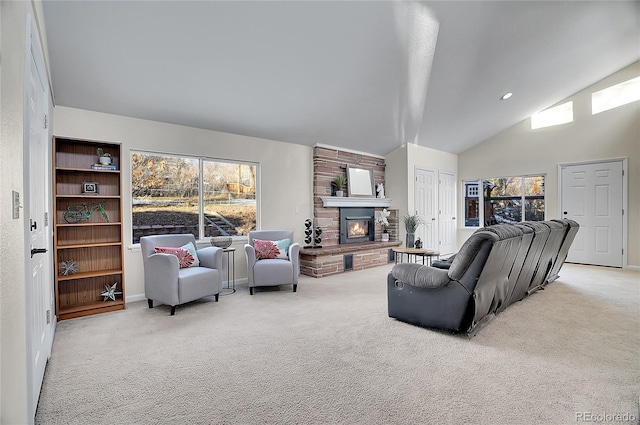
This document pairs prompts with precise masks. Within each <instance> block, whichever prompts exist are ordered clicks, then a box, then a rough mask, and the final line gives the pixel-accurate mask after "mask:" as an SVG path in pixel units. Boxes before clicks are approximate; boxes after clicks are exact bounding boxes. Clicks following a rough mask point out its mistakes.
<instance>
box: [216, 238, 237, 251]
mask: <svg viewBox="0 0 640 425" xmlns="http://www.w3.org/2000/svg"><path fill="white" fill-rule="evenodd" d="M232 242H233V239H231V237H229V236H214V237H212V238H211V246H217V247H218V248H222V249H225V248H229V247H230V246H231V243H232Z"/></svg>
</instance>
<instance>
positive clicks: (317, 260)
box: [300, 146, 401, 277]
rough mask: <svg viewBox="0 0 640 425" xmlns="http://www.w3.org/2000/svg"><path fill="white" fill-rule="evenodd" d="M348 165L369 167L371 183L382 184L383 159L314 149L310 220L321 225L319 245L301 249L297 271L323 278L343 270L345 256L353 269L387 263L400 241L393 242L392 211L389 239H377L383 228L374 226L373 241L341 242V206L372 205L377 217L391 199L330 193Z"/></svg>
mask: <svg viewBox="0 0 640 425" xmlns="http://www.w3.org/2000/svg"><path fill="white" fill-rule="evenodd" d="M347 164H350V165H357V166H358V167H362V168H369V169H372V170H373V180H374V185H377V184H378V183H384V172H385V160H384V158H379V157H374V156H368V155H363V154H357V153H352V152H346V151H341V150H337V149H331V148H327V147H319V146H316V147H315V148H314V152H313V202H314V205H313V212H314V218H313V221H314V227H315V226H320V227H321V228H322V231H323V232H322V248H315V249H313V248H306V249H301V250H300V272H301V273H302V274H304V275H307V276H313V277H324V276H329V275H332V274H337V273H342V272H344V271H345V270H344V264H345V256H349V257H350V259H351V258H352V264H353V269H352V270H361V269H365V268H369V267H375V266H380V265H383V264H387V263H388V262H389V258H391V257H390V256H389V250H390V249H391V248H392V247H394V246H399V245H400V244H401V243H400V242H397V241H396V239H397V217H395V215H394V214H392V218H391V221H390V223H391V226H390V233H391V235H390V242H380V239H381V236H382V227H381V226H379V225H376V226H375V236H374V240H373V241H370V242H369V241H367V242H359V243H350V244H340V207H372V208H374V214H375V217H377V216H378V214H379V212H380V211H381V210H382V209H383V208H385V207H388V206H389V203H390V199H377V198H338V197H335V196H331V181H332V180H333V178H334V177H335V176H337V175H339V174H341V175H343V176H345V177H346V169H347ZM347 184H348V183H347ZM392 211H393V210H392ZM396 215H397V214H396ZM351 256H352V257H351Z"/></svg>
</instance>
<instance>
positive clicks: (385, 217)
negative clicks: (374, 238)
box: [376, 208, 391, 242]
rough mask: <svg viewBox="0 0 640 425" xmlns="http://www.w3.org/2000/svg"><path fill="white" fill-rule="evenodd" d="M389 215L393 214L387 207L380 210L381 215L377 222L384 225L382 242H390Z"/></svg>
mask: <svg viewBox="0 0 640 425" xmlns="http://www.w3.org/2000/svg"><path fill="white" fill-rule="evenodd" d="M389 215H391V213H390V212H389V210H387V209H386V208H385V209H383V210H382V211H380V215H379V216H378V218H376V222H377V223H378V224H380V225H382V242H389V232H387V227H388V226H389Z"/></svg>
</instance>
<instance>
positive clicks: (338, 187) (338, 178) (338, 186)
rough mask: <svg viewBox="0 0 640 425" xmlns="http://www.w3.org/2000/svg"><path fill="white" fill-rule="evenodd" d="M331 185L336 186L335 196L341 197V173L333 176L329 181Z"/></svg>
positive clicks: (342, 181) (342, 178)
mask: <svg viewBox="0 0 640 425" xmlns="http://www.w3.org/2000/svg"><path fill="white" fill-rule="evenodd" d="M331 183H332V184H333V185H335V187H336V196H338V197H342V196H344V192H343V191H342V186H344V183H345V178H344V176H343V175H342V174H340V175H338V176H335V177H334V178H333V180H332V181H331Z"/></svg>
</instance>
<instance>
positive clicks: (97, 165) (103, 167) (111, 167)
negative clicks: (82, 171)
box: [91, 164, 118, 171]
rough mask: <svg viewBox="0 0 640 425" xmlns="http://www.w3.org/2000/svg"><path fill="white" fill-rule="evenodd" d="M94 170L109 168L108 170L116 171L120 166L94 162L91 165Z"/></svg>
mask: <svg viewBox="0 0 640 425" xmlns="http://www.w3.org/2000/svg"><path fill="white" fill-rule="evenodd" d="M91 169H92V170H108V171H115V170H117V169H118V168H117V167H116V166H115V165H104V164H93V165H92V166H91Z"/></svg>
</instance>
